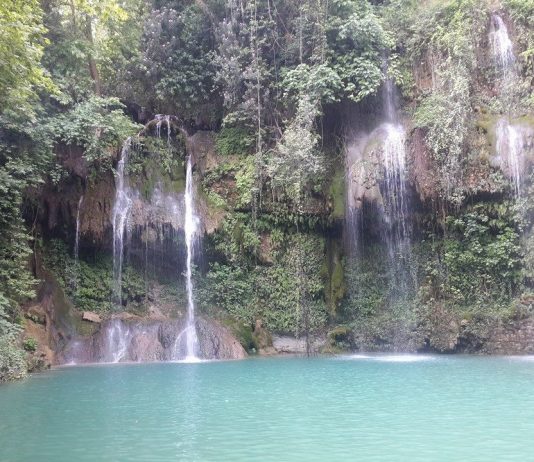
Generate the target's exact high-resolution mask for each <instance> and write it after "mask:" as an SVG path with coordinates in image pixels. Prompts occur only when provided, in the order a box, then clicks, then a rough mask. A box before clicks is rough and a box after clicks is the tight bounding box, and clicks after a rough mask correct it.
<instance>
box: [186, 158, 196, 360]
mask: <svg viewBox="0 0 534 462" xmlns="http://www.w3.org/2000/svg"><path fill="white" fill-rule="evenodd" d="M185 184H186V186H185V224H184V232H185V245H186V248H187V257H186V273H185V278H186V281H185V282H186V290H187V324H186V328H185V339H186V361H194V360H196V359H198V358H197V350H198V337H197V332H196V326H195V301H194V296H193V274H192V273H193V271H192V264H193V255H194V249H195V240H196V235H197V228H198V226H197V224H198V218H197V216H196V215H195V208H194V207H195V203H194V187H193V165H192V161H191V156H189V157H188V158H187V170H186V180H185Z"/></svg>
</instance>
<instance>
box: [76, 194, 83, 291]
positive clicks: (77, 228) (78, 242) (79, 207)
mask: <svg viewBox="0 0 534 462" xmlns="http://www.w3.org/2000/svg"><path fill="white" fill-rule="evenodd" d="M82 204H83V194H82V195H81V196H80V199H79V200H78V209H77V210H76V235H75V236H74V270H75V276H74V290H76V288H77V287H78V272H79V255H80V210H81V208H82Z"/></svg>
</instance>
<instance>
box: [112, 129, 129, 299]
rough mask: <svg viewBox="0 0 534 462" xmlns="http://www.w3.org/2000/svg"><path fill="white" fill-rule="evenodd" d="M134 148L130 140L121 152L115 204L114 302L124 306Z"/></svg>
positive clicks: (125, 143)
mask: <svg viewBox="0 0 534 462" xmlns="http://www.w3.org/2000/svg"><path fill="white" fill-rule="evenodd" d="M131 147H132V139H131V138H128V139H127V140H126V141H125V142H124V144H123V146H122V151H121V157H120V160H119V163H118V168H117V189H116V192H115V202H114V204H113V302H114V303H115V304H117V305H121V304H122V263H123V257H124V235H125V233H126V227H127V224H128V217H129V214H130V210H131V207H132V202H133V201H132V197H131V190H130V188H129V186H128V178H127V176H126V173H125V168H126V166H127V164H128V155H129V153H130V149H131Z"/></svg>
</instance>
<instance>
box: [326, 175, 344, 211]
mask: <svg viewBox="0 0 534 462" xmlns="http://www.w3.org/2000/svg"><path fill="white" fill-rule="evenodd" d="M328 195H329V200H330V207H331V212H330V218H331V219H332V220H342V219H343V218H344V217H345V172H344V171H343V170H338V171H336V172H335V174H334V177H333V178H332V183H330V190H329V194H328Z"/></svg>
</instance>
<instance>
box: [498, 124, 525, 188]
mask: <svg viewBox="0 0 534 462" xmlns="http://www.w3.org/2000/svg"><path fill="white" fill-rule="evenodd" d="M525 139H526V133H524V130H523V129H522V127H520V126H518V125H511V124H510V123H509V122H508V120H506V119H501V120H499V123H498V124H497V153H498V154H499V157H500V161H501V163H502V165H503V167H504V169H505V171H506V172H507V173H508V176H509V177H510V179H511V180H512V184H513V187H514V194H515V196H516V197H517V198H520V197H521V184H522V170H523V157H524V155H523V154H524V143H525Z"/></svg>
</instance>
